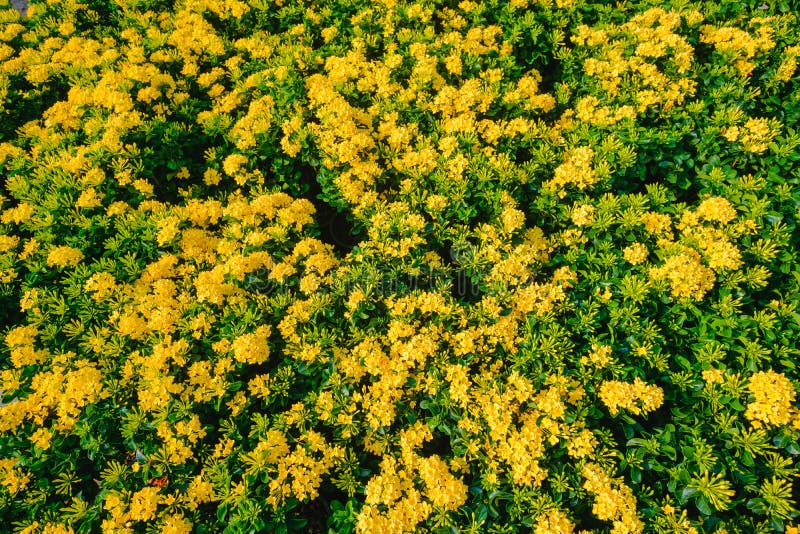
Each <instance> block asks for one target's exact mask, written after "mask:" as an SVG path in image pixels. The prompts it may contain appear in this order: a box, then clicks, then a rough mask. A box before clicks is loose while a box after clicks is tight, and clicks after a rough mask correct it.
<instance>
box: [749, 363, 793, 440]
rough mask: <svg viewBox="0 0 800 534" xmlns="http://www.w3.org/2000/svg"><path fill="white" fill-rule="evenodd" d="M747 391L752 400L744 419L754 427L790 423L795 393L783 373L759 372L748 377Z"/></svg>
mask: <svg viewBox="0 0 800 534" xmlns="http://www.w3.org/2000/svg"><path fill="white" fill-rule="evenodd" d="M747 389H749V390H750V394H751V395H753V397H754V399H753V401H752V402H751V403H750V404H748V405H747V411H746V412H745V417H747V418H748V419H749V420H750V421H751V423H752V424H753V426H754V427H756V428H760V427H761V426H764V425H766V426H777V425H786V424H788V423H789V422H790V421H791V419H792V416H793V414H794V411H795V408H794V406H793V403H794V400H795V397H796V395H797V393H796V392H795V389H794V386H793V385H792V383H791V381H790V380H789V379H788V378H786V376H785V375H784V374H783V373H776V372H775V371H771V370H770V371H759V372H757V373H755V374H753V376H751V377H750V383H749V384H748V386H747Z"/></svg>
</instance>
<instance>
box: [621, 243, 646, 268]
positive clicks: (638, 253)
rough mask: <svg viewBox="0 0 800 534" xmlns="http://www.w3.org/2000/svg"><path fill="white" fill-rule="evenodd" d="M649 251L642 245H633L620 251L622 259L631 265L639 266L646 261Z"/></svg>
mask: <svg viewBox="0 0 800 534" xmlns="http://www.w3.org/2000/svg"><path fill="white" fill-rule="evenodd" d="M648 254H649V251H648V250H647V246H646V245H644V244H642V243H633V244H631V245H630V246H627V247H625V248H624V249H623V250H622V257H623V258H624V259H625V261H627V262H628V263H630V264H631V265H639V264H640V263H644V262H645V261H647V255H648Z"/></svg>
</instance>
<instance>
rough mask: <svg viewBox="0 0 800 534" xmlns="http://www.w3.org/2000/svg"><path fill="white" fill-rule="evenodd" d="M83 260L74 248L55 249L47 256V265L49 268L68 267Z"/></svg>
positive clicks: (78, 251) (81, 253)
mask: <svg viewBox="0 0 800 534" xmlns="http://www.w3.org/2000/svg"><path fill="white" fill-rule="evenodd" d="M81 260H83V252H81V250H80V249H77V248H74V247H67V246H61V247H55V248H53V249H52V250H50V252H49V253H48V254H47V265H49V266H51V267H69V266H74V265H77V264H79V263H80V262H81Z"/></svg>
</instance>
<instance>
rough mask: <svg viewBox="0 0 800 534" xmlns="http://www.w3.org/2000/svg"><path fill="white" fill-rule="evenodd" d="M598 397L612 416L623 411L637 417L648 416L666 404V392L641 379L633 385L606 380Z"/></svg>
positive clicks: (634, 381)
mask: <svg viewBox="0 0 800 534" xmlns="http://www.w3.org/2000/svg"><path fill="white" fill-rule="evenodd" d="M598 395H599V397H600V400H602V401H603V404H605V405H606V406H607V407H608V411H609V412H610V413H611V415H616V414H617V412H619V410H621V409H622V410H627V411H629V412H630V413H632V414H635V415H639V414H641V415H646V414H648V413H649V412H652V411H653V410H656V409H658V408H659V407H660V406H661V404H662V403H663V402H664V391H663V390H662V389H661V388H660V387H658V386H656V385H654V384H647V383H645V382H643V381H642V380H641V379H640V378H639V377H636V378H635V379H634V380H633V383H628V382H619V381H617V380H606V381H604V382H603V384H602V385H601V386H600V391H599V393H598Z"/></svg>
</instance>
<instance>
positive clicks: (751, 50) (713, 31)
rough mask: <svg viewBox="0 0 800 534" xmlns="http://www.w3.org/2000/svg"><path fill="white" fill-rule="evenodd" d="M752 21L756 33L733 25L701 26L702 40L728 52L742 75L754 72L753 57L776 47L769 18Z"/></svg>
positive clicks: (723, 51)
mask: <svg viewBox="0 0 800 534" xmlns="http://www.w3.org/2000/svg"><path fill="white" fill-rule="evenodd" d="M750 23H751V25H753V26H755V35H753V34H752V33H750V32H748V31H745V30H742V29H739V28H735V27H731V26H722V27H719V28H717V27H714V26H711V25H703V26H702V27H701V28H700V42H703V43H709V44H712V45H714V48H715V49H716V50H717V51H719V52H722V53H725V54H727V55H728V56H729V57H730V59H732V60H733V65H734V66H735V67H736V70H737V71H738V73H739V74H740V75H741V76H749V75H750V74H752V72H753V69H754V68H755V66H756V65H755V63H754V62H753V58H755V57H756V56H757V55H758V54H763V53H764V52H767V51H769V50H772V49H773V48H774V47H775V41H773V40H772V34H773V29H772V27H771V25H770V20H769V18H758V19H755V18H754V19H752V20H751V21H750Z"/></svg>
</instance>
